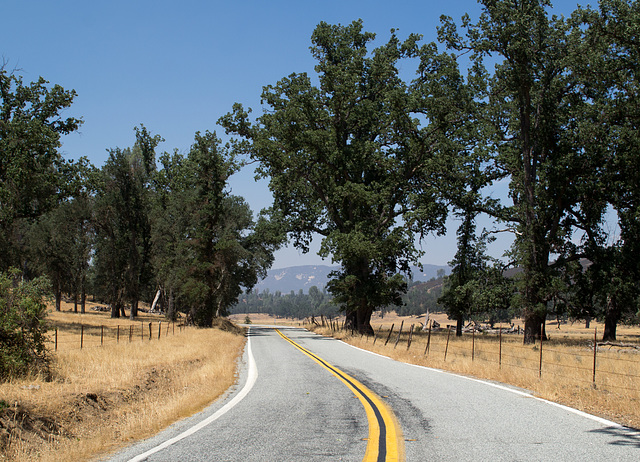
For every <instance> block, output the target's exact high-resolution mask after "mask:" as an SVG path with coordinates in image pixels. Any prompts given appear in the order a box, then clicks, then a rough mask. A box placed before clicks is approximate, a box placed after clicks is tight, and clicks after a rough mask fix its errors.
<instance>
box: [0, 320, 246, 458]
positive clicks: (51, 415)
mask: <svg viewBox="0 0 640 462" xmlns="http://www.w3.org/2000/svg"><path fill="white" fill-rule="evenodd" d="M108 316H109V315H108V313H96V312H90V313H89V312H88V313H87V314H85V315H79V314H75V313H70V312H68V311H64V310H63V312H61V313H55V312H54V313H52V315H51V321H52V324H53V325H54V326H57V327H58V329H59V349H58V352H57V353H55V355H54V363H53V380H51V381H45V380H43V379H42V378H41V377H29V378H26V379H21V380H14V381H11V382H9V383H3V384H0V396H2V399H3V401H4V402H5V403H7V404H8V405H9V408H8V409H5V410H4V411H3V412H4V414H3V416H4V423H5V424H11V422H7V421H8V420H10V419H11V418H13V419H14V420H15V421H17V420H20V421H21V423H22V425H21V427H22V431H20V430H19V429H18V428H19V427H18V428H16V429H14V431H13V432H10V433H11V435H10V441H9V445H8V447H6V448H5V450H4V451H3V452H2V453H1V454H0V459H4V460H39V461H59V460H88V459H90V458H93V457H95V456H96V455H99V454H103V453H106V452H109V451H113V450H115V449H117V448H118V447H120V446H122V445H124V444H125V443H128V442H131V441H133V440H137V439H141V438H144V437H147V436H150V435H152V434H154V433H156V432H157V431H159V430H160V429H162V428H164V427H166V426H168V425H169V424H171V423H172V422H174V421H176V420H178V419H181V418H184V417H186V416H189V415H192V414H193V413H194V412H197V411H199V410H201V409H203V408H204V407H206V406H207V405H208V404H210V403H211V402H212V401H213V400H215V399H216V398H218V397H219V396H220V395H222V394H223V393H224V392H225V391H226V390H227V389H228V388H229V387H230V386H231V385H232V384H233V383H234V381H235V377H236V366H237V359H238V355H239V354H241V352H242V349H243V345H244V342H245V339H244V336H243V335H238V334H237V333H231V332H223V331H221V330H219V329H196V328H186V329H185V328H179V327H176V329H175V334H174V333H173V326H170V330H169V332H168V335H167V332H166V330H165V329H166V325H164V326H163V327H162V332H161V338H160V340H158V339H157V334H158V332H157V325H158V321H160V320H162V318H161V317H158V316H154V315H148V314H145V315H143V316H142V318H143V322H140V321H137V322H133V323H131V322H129V321H128V320H125V319H119V320H112V319H110V318H109V317H108ZM149 322H153V331H152V339H151V340H149V336H148V327H146V326H148V323H149ZM80 324H82V325H85V326H88V325H94V326H100V325H105V326H109V329H108V331H109V332H110V333H111V334H112V335H110V336H109V337H105V338H103V342H104V343H103V346H102V347H100V328H99V327H98V328H94V329H89V328H87V330H88V331H89V333H88V334H87V337H86V339H85V341H86V342H87V343H85V345H84V347H83V349H80V348H79V342H78V339H77V337H78V332H77V331H78V330H79V326H80ZM117 325H120V326H121V329H122V330H124V331H125V332H126V335H125V336H121V338H120V342H119V343H116V338H115V335H113V332H114V331H115V330H114V327H115V326H117ZM129 325H132V326H135V327H136V328H137V329H141V326H142V325H145V327H146V328H145V334H146V335H145V338H144V340H142V338H141V336H140V331H138V336H136V337H135V340H132V341H131V342H129V339H128V329H129ZM16 423H18V422H14V424H16Z"/></svg>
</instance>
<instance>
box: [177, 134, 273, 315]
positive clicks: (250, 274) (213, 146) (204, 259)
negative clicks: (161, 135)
mask: <svg viewBox="0 0 640 462" xmlns="http://www.w3.org/2000/svg"><path fill="white" fill-rule="evenodd" d="M186 165H187V167H188V168H189V169H190V171H189V173H188V176H189V178H190V180H191V181H190V185H189V187H190V188H191V189H192V193H191V194H190V195H189V196H188V197H187V202H186V204H185V205H186V210H188V211H189V212H190V214H191V228H190V230H189V234H188V235H187V236H185V237H186V238H187V239H188V247H189V249H190V252H189V254H190V255H191V256H192V260H191V261H189V262H188V267H187V272H186V278H185V280H184V283H183V287H182V290H181V292H182V293H183V296H184V297H185V298H186V300H187V302H188V304H189V315H190V317H191V319H192V321H193V322H194V323H195V324H196V325H198V326H201V327H210V326H211V324H212V321H213V318H215V317H219V316H224V315H226V314H227V310H228V308H229V307H230V306H232V305H233V304H234V303H235V302H236V301H237V298H238V296H239V295H240V294H241V293H242V288H245V289H247V290H250V289H251V288H252V287H253V286H254V285H255V284H256V282H257V280H258V277H259V276H261V277H265V276H266V271H267V269H268V268H269V267H270V266H271V264H272V263H273V252H274V251H275V250H276V249H277V248H278V247H279V245H280V243H281V241H282V239H281V237H280V236H279V234H278V233H277V232H273V227H272V226H271V224H270V223H269V222H268V221H267V220H266V219H264V218H260V219H258V221H257V222H254V221H253V216H252V212H251V209H250V208H249V206H248V204H247V203H246V202H245V201H244V199H242V198H240V197H237V196H232V195H230V194H229V193H228V192H227V189H226V188H227V180H228V178H229V176H231V175H232V174H233V173H234V172H235V171H237V170H238V168H239V164H238V163H237V162H236V161H235V158H234V156H233V155H232V154H231V153H229V151H228V149H227V147H225V146H222V144H221V141H220V140H219V139H218V138H217V136H216V134H215V133H210V132H206V133H205V134H200V133H196V136H195V143H194V144H193V146H192V147H191V150H190V152H189V157H188V162H187V163H186Z"/></svg>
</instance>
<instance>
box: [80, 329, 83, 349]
mask: <svg viewBox="0 0 640 462" xmlns="http://www.w3.org/2000/svg"><path fill="white" fill-rule="evenodd" d="M83 342H84V326H82V325H81V326H80V349H81V350H82V343H83Z"/></svg>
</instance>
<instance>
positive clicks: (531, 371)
mask: <svg viewBox="0 0 640 462" xmlns="http://www.w3.org/2000/svg"><path fill="white" fill-rule="evenodd" d="M433 318H434V316H433V315H432V319H433ZM436 318H437V319H438V322H440V324H441V325H443V326H446V325H447V324H452V322H451V321H448V320H447V318H446V315H437V316H436ZM403 319H404V321H405V323H404V330H403V334H402V336H401V337H400V340H399V341H398V328H399V325H400V322H401V321H402V320H403ZM416 321H417V319H416V318H415V317H414V318H399V317H397V316H395V315H391V316H388V315H385V317H384V319H379V318H378V319H373V320H372V325H373V326H374V329H375V331H376V333H377V338H376V342H375V344H374V343H373V339H372V338H367V337H362V336H359V335H355V336H352V335H351V333H350V332H345V331H337V332H334V331H332V330H331V329H330V328H328V327H325V328H322V327H319V328H318V327H313V329H314V330H315V331H316V332H318V333H321V334H323V335H332V336H334V337H337V338H340V339H342V340H345V341H346V342H348V343H350V344H352V345H354V346H357V347H359V348H363V349H368V350H371V351H374V352H376V353H379V354H382V355H385V356H389V357H392V358H394V359H396V360H398V361H403V362H408V363H412V364H418V365H423V366H427V367H433V368H437V369H444V370H450V371H453V372H457V373H461V374H465V375H470V376H474V377H479V378H484V379H489V380H495V381H499V382H502V383H507V384H511V385H515V386H518V387H521V388H525V389H528V390H531V391H532V392H533V393H534V394H535V395H536V396H540V397H542V398H545V399H549V400H551V401H555V402H558V403H562V404H566V405H569V406H571V407H574V408H577V409H580V410H583V411H585V412H589V413H591V414H595V415H599V416H602V417H605V418H608V419H611V420H613V421H616V422H619V423H621V424H624V425H628V426H631V427H634V428H640V386H639V385H640V354H638V352H637V351H636V350H629V349H627V350H621V349H615V348H609V347H599V348H598V350H597V355H596V380H595V385H594V382H593V361H594V354H593V353H594V352H593V339H594V330H593V327H594V324H593V323H592V329H588V330H587V329H585V328H584V326H583V325H582V324H581V325H575V326H571V325H566V324H563V325H561V326H560V329H559V330H558V329H556V328H555V326H556V323H548V324H547V333H548V334H549V336H550V337H551V338H550V340H549V341H546V342H544V343H543V346H542V353H543V354H542V370H540V344H539V343H538V344H537V345H535V346H531V345H527V346H525V345H523V344H522V336H518V335H503V336H502V347H501V346H500V341H499V336H497V335H489V334H487V335H482V334H476V335H475V338H473V336H472V334H465V335H464V336H463V337H462V338H456V337H455V332H453V333H452V334H451V336H450V337H449V344H448V346H447V332H446V329H444V330H441V331H440V332H432V334H431V339H430V340H429V338H428V337H429V336H428V334H427V333H426V332H420V333H417V334H414V335H413V338H412V342H411V346H410V348H407V345H408V330H409V326H410V325H411V324H412V323H413V324H416V330H417V327H418V326H417V322H416ZM421 321H422V319H421ZM392 323H394V324H395V327H394V331H393V333H392V334H391V336H390V337H389V335H388V334H389V328H390V327H391V324H392ZM380 326H383V329H382V330H381V331H379V329H380ZM307 327H311V326H309V325H307ZM600 329H601V326H599V330H600ZM600 331H601V330H600ZM639 334H640V329H638V328H637V327H635V328H634V327H624V326H622V327H619V335H618V337H619V338H620V339H621V340H623V341H625V342H635V344H636V345H640V343H638V337H639ZM388 337H389V341H388V343H387V345H386V346H385V341H386V339H387V338H388ZM396 341H397V345H396ZM428 342H429V348H428V351H427V343H428ZM445 352H446V359H445Z"/></svg>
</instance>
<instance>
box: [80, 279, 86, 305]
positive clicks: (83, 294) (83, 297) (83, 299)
mask: <svg viewBox="0 0 640 462" xmlns="http://www.w3.org/2000/svg"><path fill="white" fill-rule="evenodd" d="M86 306H87V292H86V291H85V288H84V276H83V277H82V289H81V291H80V313H82V314H84V312H85V308H86Z"/></svg>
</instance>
